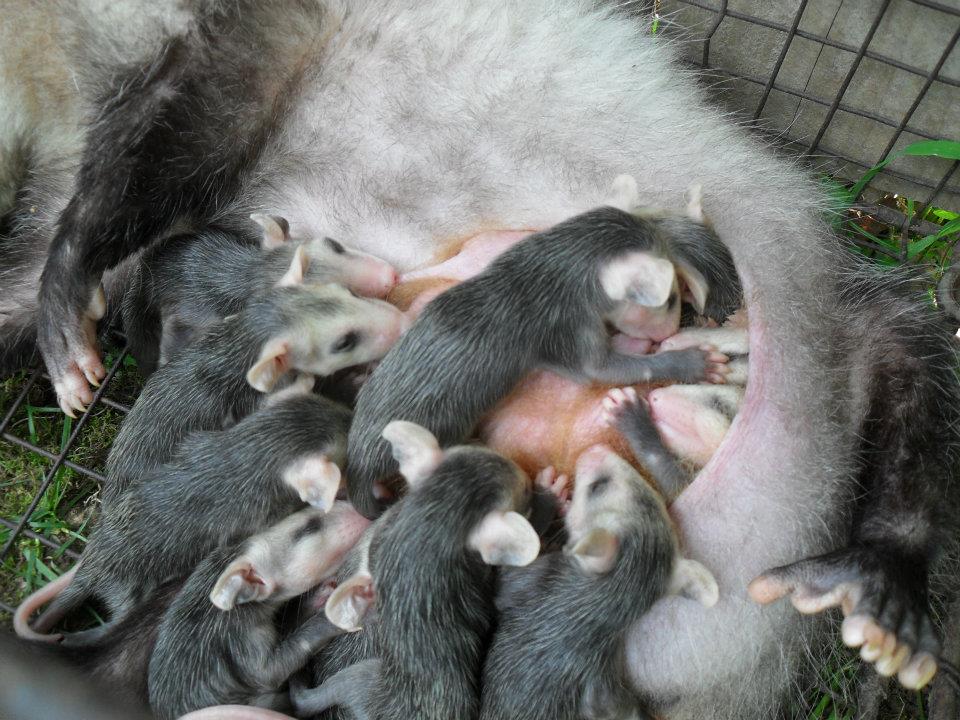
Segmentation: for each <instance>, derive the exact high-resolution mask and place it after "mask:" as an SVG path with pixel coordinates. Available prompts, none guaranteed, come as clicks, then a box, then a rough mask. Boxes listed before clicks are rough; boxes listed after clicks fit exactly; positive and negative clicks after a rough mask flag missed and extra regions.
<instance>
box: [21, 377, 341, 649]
mask: <svg viewBox="0 0 960 720" xmlns="http://www.w3.org/2000/svg"><path fill="white" fill-rule="evenodd" d="M308 379H310V378H309V377H308ZM309 385H312V382H311V383H309ZM309 391H310V387H309V386H308V385H307V384H304V383H303V382H298V383H296V384H294V385H291V386H290V387H288V388H286V389H284V390H281V391H279V392H278V393H275V394H274V395H272V396H270V397H269V398H268V399H267V401H266V404H265V406H264V407H262V408H261V409H259V410H258V411H256V412H254V413H253V414H252V415H250V416H248V417H246V418H244V419H243V420H241V421H240V422H238V423H237V424H236V425H234V426H233V427H231V428H229V429H227V430H220V431H206V432H195V433H192V434H190V435H188V436H187V437H185V438H184V440H183V442H182V443H181V444H180V446H179V447H178V448H177V450H176V453H175V455H174V457H173V458H172V459H171V461H170V462H168V463H165V464H163V465H160V466H158V467H156V468H154V469H153V470H152V471H149V472H147V473H146V474H145V475H144V476H143V478H142V480H141V481H140V482H138V483H137V484H136V485H134V486H133V487H131V488H130V489H128V490H127V491H126V492H124V493H123V494H121V495H119V496H118V497H116V498H115V499H114V500H113V502H112V503H111V504H110V506H109V508H105V510H104V512H103V515H102V516H101V519H100V523H99V526H98V527H97V529H96V531H95V532H94V533H93V536H92V537H91V538H90V542H89V544H88V545H87V547H86V548H85V550H84V553H83V556H82V558H81V559H80V562H79V563H78V565H77V567H76V571H75V574H74V576H73V578H72V580H70V582H69V585H67V587H66V588H65V589H63V590H62V591H60V592H59V594H58V595H57V596H56V599H55V600H54V602H53V603H51V605H50V607H49V608H48V609H47V610H46V612H44V613H43V615H42V616H41V617H40V619H39V620H38V621H37V623H36V626H35V627H34V629H33V630H31V629H30V628H29V627H28V625H27V620H28V618H29V617H30V614H31V613H32V612H33V610H35V609H36V608H37V607H38V606H39V604H41V603H42V602H44V601H45V600H47V599H49V592H47V591H46V590H45V589H41V590H40V591H38V592H37V593H35V594H34V595H31V596H30V597H29V598H27V599H26V600H24V602H23V603H22V604H21V605H20V607H19V608H18V609H17V613H16V618H15V621H16V627H17V631H18V633H20V634H21V635H22V636H25V637H30V638H32V639H38V640H43V639H47V640H56V639H59V636H57V635H46V636H45V635H41V634H40V633H43V632H46V631H48V630H49V629H50V628H51V627H52V626H53V625H54V624H55V623H56V622H58V621H59V620H60V619H61V618H63V617H64V616H65V615H66V614H67V613H69V612H71V611H72V610H73V609H75V608H77V607H79V606H80V605H81V604H83V603H84V602H86V601H88V600H90V599H92V598H99V599H101V600H102V601H103V603H104V604H105V606H106V608H107V610H108V611H109V614H110V622H109V623H108V624H107V625H105V626H102V627H100V628H97V629H96V630H95V631H91V632H93V633H96V634H99V633H100V632H103V631H104V630H106V628H108V627H109V626H110V625H112V624H114V623H116V622H117V621H118V620H120V619H121V618H123V617H124V616H125V615H126V614H127V613H129V612H132V611H133V610H134V609H135V608H136V607H137V606H139V605H140V604H141V603H142V602H143V600H144V597H145V596H146V595H147V594H149V593H150V592H152V591H153V589H154V588H155V587H156V586H157V585H158V584H159V583H161V582H163V581H164V580H166V579H168V578H171V577H178V576H181V575H186V574H187V573H189V572H190V570H192V569H193V567H194V566H195V565H196V563H197V562H199V561H200V559H201V558H203V556H204V555H206V554H207V553H208V552H210V551H211V550H212V549H213V548H214V547H217V546H219V545H223V544H226V543H231V542H234V541H236V540H237V539H238V538H242V537H246V536H247V535H249V534H250V533H252V532H257V531H259V530H261V529H262V528H265V527H267V526H269V525H270V524H272V523H274V522H276V521H277V520H279V519H280V518H283V517H286V516H287V515H289V514H290V513H291V512H294V511H295V510H298V509H300V508H301V507H302V505H303V503H310V504H311V505H313V506H315V507H317V508H318V509H320V510H321V511H323V510H327V509H329V508H330V507H332V506H333V501H334V498H335V497H336V494H337V490H338V488H339V486H340V470H339V467H338V466H339V465H342V464H343V460H344V458H345V455H346V436H347V429H348V427H349V424H350V412H349V411H348V410H347V409H346V408H344V407H342V406H339V405H337V404H335V403H333V402H331V401H329V400H325V399H323V398H321V397H318V396H315V395H310V394H309ZM304 393H307V394H304ZM95 636H96V635H88V634H87V633H81V634H80V635H78V636H77V638H75V639H73V641H74V642H77V641H82V642H84V643H86V642H89V640H88V639H86V638H88V637H95ZM67 639H68V640H70V638H67Z"/></svg>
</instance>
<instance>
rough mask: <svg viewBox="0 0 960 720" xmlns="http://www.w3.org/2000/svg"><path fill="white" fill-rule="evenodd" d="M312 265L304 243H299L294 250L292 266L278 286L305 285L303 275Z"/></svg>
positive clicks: (278, 282)
mask: <svg viewBox="0 0 960 720" xmlns="http://www.w3.org/2000/svg"><path fill="white" fill-rule="evenodd" d="M309 266H310V257H309V256H308V255H307V251H306V250H305V249H304V247H303V245H297V249H296V250H294V251H293V259H292V260H291V261H290V267H289V268H288V269H287V271H286V272H285V273H284V274H283V277H282V278H280V279H279V280H278V281H277V287H289V286H291V285H303V276H304V275H306V274H307V268H308V267H309Z"/></svg>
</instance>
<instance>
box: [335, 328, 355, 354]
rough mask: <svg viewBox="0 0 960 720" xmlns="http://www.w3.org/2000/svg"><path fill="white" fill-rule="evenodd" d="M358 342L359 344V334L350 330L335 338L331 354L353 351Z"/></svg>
mask: <svg viewBox="0 0 960 720" xmlns="http://www.w3.org/2000/svg"><path fill="white" fill-rule="evenodd" d="M358 342H360V333H358V332H355V331H353V330H351V331H350V332H348V333H346V334H344V335H341V336H340V337H339V338H337V341H336V342H335V343H334V344H333V352H335V353H342V352H347V351H348V350H353V348H355V347H356V346H357V343H358Z"/></svg>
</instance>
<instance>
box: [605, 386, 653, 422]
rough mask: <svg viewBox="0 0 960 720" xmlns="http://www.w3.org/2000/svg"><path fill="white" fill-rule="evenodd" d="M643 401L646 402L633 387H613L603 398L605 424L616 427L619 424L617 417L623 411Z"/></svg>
mask: <svg viewBox="0 0 960 720" xmlns="http://www.w3.org/2000/svg"><path fill="white" fill-rule="evenodd" d="M642 402H644V403H645V401H644V400H643V399H641V397H640V396H639V395H637V391H636V390H634V389H633V388H632V387H625V388H613V389H612V390H610V391H609V392H608V393H607V396H606V397H605V398H604V399H603V416H602V419H603V422H604V424H605V425H608V426H609V427H614V426H615V425H616V424H617V419H618V418H619V417H620V416H621V415H623V413H625V412H628V411H630V410H632V409H634V408H636V407H637V406H638V405H640V403H642Z"/></svg>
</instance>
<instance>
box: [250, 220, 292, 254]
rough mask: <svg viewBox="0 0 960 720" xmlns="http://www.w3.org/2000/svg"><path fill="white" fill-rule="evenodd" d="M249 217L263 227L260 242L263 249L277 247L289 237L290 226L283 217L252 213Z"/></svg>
mask: <svg viewBox="0 0 960 720" xmlns="http://www.w3.org/2000/svg"><path fill="white" fill-rule="evenodd" d="M250 219H251V220H253V221H254V222H255V223H256V224H257V225H259V226H260V227H262V228H263V239H262V240H261V242H260V244H261V246H262V247H263V248H264V249H265V250H273V249H274V248H278V247H280V246H281V245H283V244H284V243H285V242H286V241H287V240H289V239H290V232H289V231H290V227H289V225H287V221H286V220H285V219H284V218H282V217H278V216H276V215H265V214H263V213H254V214H253V215H251V216H250Z"/></svg>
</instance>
